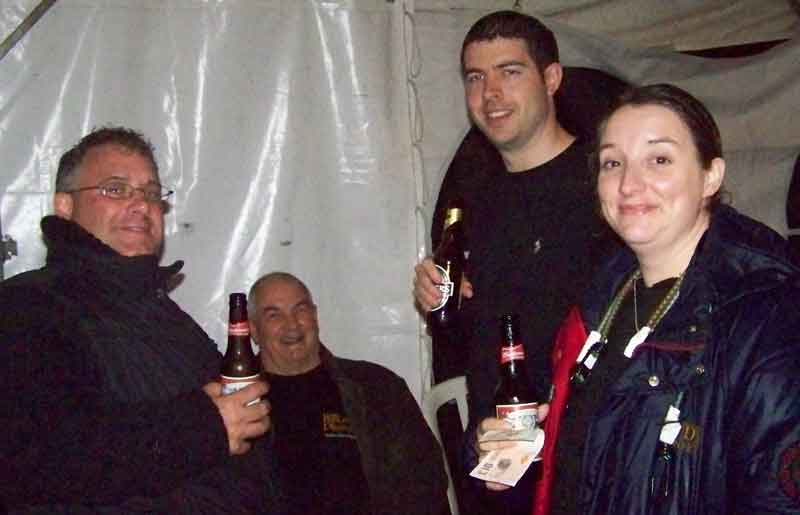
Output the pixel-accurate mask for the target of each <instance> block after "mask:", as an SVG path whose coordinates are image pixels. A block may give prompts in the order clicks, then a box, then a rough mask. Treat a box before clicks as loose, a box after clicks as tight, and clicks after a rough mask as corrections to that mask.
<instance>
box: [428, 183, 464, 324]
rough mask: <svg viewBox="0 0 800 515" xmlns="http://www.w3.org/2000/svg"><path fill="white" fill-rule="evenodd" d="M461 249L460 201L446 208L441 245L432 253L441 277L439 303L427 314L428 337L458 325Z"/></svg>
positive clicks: (462, 261)
mask: <svg viewBox="0 0 800 515" xmlns="http://www.w3.org/2000/svg"><path fill="white" fill-rule="evenodd" d="M464 250H465V241H464V207H463V203H462V202H461V200H460V199H455V200H453V201H451V202H450V204H448V206H447V214H446V215H445V218H444V228H443V230H442V239H441V243H439V247H438V248H437V249H436V252H435V253H434V254H433V262H434V264H435V265H436V269H437V270H438V271H439V275H440V276H441V281H440V282H439V284H438V287H439V290H440V291H441V292H442V300H441V302H440V303H439V305H438V306H434V307H433V309H431V312H430V314H429V315H428V325H429V326H430V328H431V333H432V334H436V333H442V332H443V331H445V332H447V331H450V330H451V329H453V328H455V327H457V325H458V313H459V310H460V309H461V279H462V278H463V275H464V264H465V259H464Z"/></svg>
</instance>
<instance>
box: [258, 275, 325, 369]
mask: <svg viewBox="0 0 800 515" xmlns="http://www.w3.org/2000/svg"><path fill="white" fill-rule="evenodd" d="M252 303H253V305H252V306H251V313H252V315H251V316H250V332H251V334H252V335H253V340H255V342H256V344H258V347H259V348H260V349H261V364H262V366H263V368H264V370H266V371H267V372H270V373H272V374H277V375H297V374H302V373H304V372H308V371H309V370H312V369H313V368H314V367H316V366H317V365H319V364H320V356H319V351H320V341H319V325H318V323H317V306H315V305H314V301H313V300H312V299H311V295H310V294H309V292H308V291H307V290H306V289H305V288H303V287H302V286H301V285H300V284H299V283H297V282H295V281H291V280H287V279H280V278H276V279H271V280H268V281H265V282H262V283H261V284H259V285H258V288H257V290H256V291H255V292H254V293H253V295H252Z"/></svg>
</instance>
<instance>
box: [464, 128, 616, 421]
mask: <svg viewBox="0 0 800 515" xmlns="http://www.w3.org/2000/svg"><path fill="white" fill-rule="evenodd" d="M588 152H589V148H588V146H587V145H584V144H582V143H580V142H578V141H576V142H575V143H573V144H572V145H571V146H570V147H569V148H567V149H566V150H565V151H564V152H562V153H561V154H560V155H558V156H556V157H555V158H553V159H552V160H551V161H549V162H547V163H545V164H543V165H541V166H538V167H536V168H533V169H531V170H526V171H522V172H515V173H509V172H506V173H502V174H498V175H497V176H496V177H493V179H492V180H491V181H488V182H487V183H486V187H485V188H484V191H482V192H480V193H478V194H476V197H475V202H474V203H473V205H472V212H471V213H466V214H465V219H466V223H467V238H468V240H469V242H470V258H469V264H468V267H469V269H468V275H469V278H470V280H471V281H472V283H473V286H474V291H475V296H474V298H473V299H471V300H470V301H468V302H466V303H465V305H464V308H463V309H464V315H465V316H464V317H463V319H464V320H465V321H466V322H465V323H466V324H467V325H466V326H465V327H464V328H463V329H464V333H463V334H464V335H465V337H466V340H467V342H468V349H469V371H468V377H469V384H470V410H471V411H470V418H471V419H472V420H473V421H477V420H480V419H481V418H484V417H487V416H493V405H492V398H493V393H494V388H495V385H496V384H497V378H498V368H497V367H498V365H497V361H498V345H499V341H500V321H499V317H500V315H502V314H504V313H519V315H520V334H521V338H522V341H523V343H524V345H525V354H526V368H527V371H528V374H529V375H530V378H531V383H532V384H534V385H535V387H536V388H537V391H538V396H539V398H540V399H542V400H544V398H545V396H546V392H547V391H548V388H549V385H550V374H551V370H550V353H551V350H552V344H553V340H554V337H555V333H556V330H557V329H558V326H559V325H560V323H561V322H562V321H563V319H564V317H565V316H566V314H567V312H568V310H569V308H570V307H571V306H573V305H575V304H577V303H578V302H579V301H580V300H581V296H582V294H583V291H584V289H585V288H586V286H587V285H588V283H589V281H590V279H591V277H592V275H593V274H594V270H595V269H596V265H597V264H598V263H599V261H600V260H601V258H602V256H603V255H605V254H606V253H607V252H608V247H609V245H610V242H611V241H613V240H612V239H611V238H610V237H608V233H607V231H606V226H605V223H604V222H602V221H601V220H600V217H599V216H598V214H597V210H596V207H595V206H596V202H595V197H596V195H595V192H594V181H592V180H591V177H590V173H589V169H588Z"/></svg>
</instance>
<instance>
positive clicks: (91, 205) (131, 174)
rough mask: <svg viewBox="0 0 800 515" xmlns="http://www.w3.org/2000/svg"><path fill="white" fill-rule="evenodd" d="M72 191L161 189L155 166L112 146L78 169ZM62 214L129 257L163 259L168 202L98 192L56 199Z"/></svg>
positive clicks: (63, 194) (97, 150)
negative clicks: (115, 185)
mask: <svg viewBox="0 0 800 515" xmlns="http://www.w3.org/2000/svg"><path fill="white" fill-rule="evenodd" d="M76 173H77V176H76V179H75V184H74V187H73V188H72V189H75V190H77V189H80V188H87V187H92V186H99V185H103V184H106V183H108V182H111V181H121V182H126V183H128V184H130V185H132V186H134V187H137V188H142V187H144V186H148V185H158V184H159V182H158V177H157V176H156V173H155V171H154V170H153V168H152V165H151V163H150V161H148V160H147V159H146V158H145V157H144V156H142V155H140V154H138V153H136V152H132V151H130V150H128V149H126V148H125V147H122V146H119V145H114V144H107V145H101V146H98V147H94V148H92V149H90V150H89V151H88V152H87V153H86V155H85V156H84V158H83V160H82V162H81V164H80V167H79V169H78V170H77V172H76ZM54 208H55V213H56V215H58V216H60V217H62V218H66V219H67V220H72V221H73V222H75V223H77V224H78V225H80V226H81V227H83V228H84V229H86V230H87V231H89V232H90V233H92V234H93V235H94V236H95V237H96V238H98V239H99V240H101V241H102V242H104V243H105V244H106V245H108V246H109V247H111V248H112V249H114V250H116V251H117V252H118V253H120V254H121V255H123V256H139V255H148V254H157V253H158V252H159V251H160V248H161V243H162V241H163V239H164V212H163V203H162V202H161V201H160V200H159V201H158V202H148V201H147V200H145V199H144V197H143V195H141V192H135V193H134V195H133V197H132V198H130V199H127V200H124V199H113V198H109V197H106V196H104V195H103V194H102V193H101V192H100V191H99V190H97V189H89V190H84V191H76V192H73V193H66V192H59V193H56V194H55V199H54Z"/></svg>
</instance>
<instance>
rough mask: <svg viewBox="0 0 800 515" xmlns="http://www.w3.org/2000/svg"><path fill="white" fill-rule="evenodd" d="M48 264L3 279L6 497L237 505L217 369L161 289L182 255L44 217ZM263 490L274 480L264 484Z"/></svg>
mask: <svg viewBox="0 0 800 515" xmlns="http://www.w3.org/2000/svg"><path fill="white" fill-rule="evenodd" d="M42 230H43V232H44V236H45V240H46V243H47V246H48V254H47V265H46V266H45V267H44V268H41V269H39V270H35V271H31V272H26V273H23V274H20V275H18V276H16V277H13V278H11V279H9V280H7V281H5V282H3V283H2V285H0V378H2V385H3V387H2V389H0V417H1V418H0V426H2V427H3V436H2V438H0V456H1V457H2V465H1V466H0V475H1V476H2V480H0V499H2V500H3V502H4V503H5V504H6V505H7V507H8V509H9V510H10V511H11V512H12V513H62V512H69V513H84V512H87V513H97V512H101V513H131V512H134V513H225V512H231V513H242V512H244V511H245V508H244V506H243V504H242V505H240V504H238V503H239V499H238V498H227V497H228V494H227V493H226V492H227V490H226V488H225V485H226V483H227V482H228V481H230V480H232V478H231V477H230V473H231V471H230V468H229V467H226V465H227V464H228V463H229V462H231V461H232V458H230V457H229V455H228V454H229V453H228V439H227V434H226V431H225V427H224V425H223V422H222V418H221V417H220V416H219V413H218V411H217V409H216V407H215V406H214V404H213V403H212V402H211V400H210V399H209V398H208V396H207V395H206V394H205V393H204V392H203V391H202V390H200V386H202V385H203V384H205V383H206V382H207V381H209V380H210V379H213V378H214V377H215V376H216V375H217V373H218V371H219V353H218V351H217V349H216V346H215V344H214V342H213V341H211V340H210V339H209V338H208V336H207V335H206V334H205V332H204V331H203V330H202V329H201V328H200V327H199V326H198V325H197V324H196V323H195V322H194V321H193V320H192V319H191V318H190V317H189V316H188V315H187V314H186V313H184V312H183V311H182V310H181V309H180V308H179V307H178V306H177V305H176V304H175V303H174V302H172V301H171V300H170V299H169V297H168V296H167V294H166V285H167V280H168V279H169V278H170V277H171V276H172V275H174V274H175V273H176V272H177V271H178V270H179V269H180V266H181V264H180V263H176V264H175V265H173V266H171V267H169V268H160V267H159V266H158V259H157V257H155V256H140V257H123V256H120V255H119V254H117V253H116V252H115V251H113V250H112V249H111V248H109V247H108V246H106V245H105V244H103V243H102V242H100V241H99V240H97V239H96V238H94V237H93V236H92V235H91V234H89V233H88V232H86V231H85V230H83V229H82V228H81V227H80V226H78V225H77V224H74V223H72V222H68V221H66V220H63V219H61V218H57V217H53V216H50V217H45V218H44V219H43V220H42ZM265 487H269V485H266V486H265Z"/></svg>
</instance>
